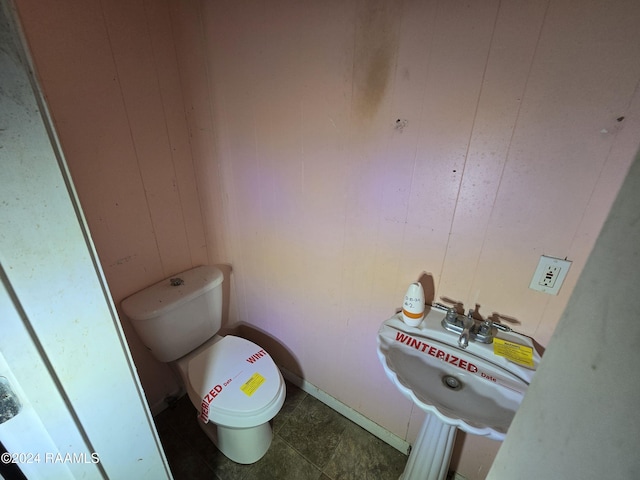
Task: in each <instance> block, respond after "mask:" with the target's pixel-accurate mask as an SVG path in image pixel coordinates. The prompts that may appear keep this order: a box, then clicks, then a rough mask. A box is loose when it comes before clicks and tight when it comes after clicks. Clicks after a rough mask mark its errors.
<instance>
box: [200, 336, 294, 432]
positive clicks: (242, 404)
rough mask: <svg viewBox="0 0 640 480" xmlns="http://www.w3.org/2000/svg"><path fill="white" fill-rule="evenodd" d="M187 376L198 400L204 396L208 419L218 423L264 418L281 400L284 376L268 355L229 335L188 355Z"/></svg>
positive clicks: (271, 414) (251, 422)
mask: <svg viewBox="0 0 640 480" xmlns="http://www.w3.org/2000/svg"><path fill="white" fill-rule="evenodd" d="M188 379H189V383H190V386H191V388H192V389H193V392H194V393H195V394H196V395H197V396H198V398H200V399H201V401H202V399H205V398H208V400H207V403H208V406H209V412H208V419H209V421H211V422H214V423H216V424H218V425H223V426H228V427H236V428H244V427H251V426H255V425H258V424H260V423H264V422H268V421H269V420H271V418H273V417H274V416H275V414H276V413H277V412H278V411H279V410H280V407H281V406H282V404H283V403H284V396H285V385H284V380H283V379H282V375H281V373H280V370H279V369H278V367H277V366H276V364H275V363H274V362H273V359H272V358H271V356H269V354H268V353H267V352H266V351H265V350H264V349H262V348H261V347H260V346H258V345H256V344H255V343H253V342H250V341H249V340H246V339H244V338H240V337H236V336H233V335H227V336H225V337H223V338H222V339H221V340H219V341H217V342H215V343H214V344H212V345H210V346H209V347H207V348H205V349H203V350H202V351H200V352H198V353H197V354H196V355H195V356H194V357H193V358H191V359H190V361H189V364H188ZM198 408H199V409H200V408H201V406H200V405H198Z"/></svg>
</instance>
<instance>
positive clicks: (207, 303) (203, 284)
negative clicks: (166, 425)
mask: <svg viewBox="0 0 640 480" xmlns="http://www.w3.org/2000/svg"><path fill="white" fill-rule="evenodd" d="M223 279H224V278H223V275H222V272H221V271H220V270H219V269H217V268H215V267H210V266H200V267H196V268H193V269H191V270H188V271H186V272H183V273H179V274H177V275H176V276H175V278H171V279H166V280H163V281H162V282H159V283H156V284H155V285H152V286H150V287H148V288H145V289H144V290H141V291H139V292H138V293H135V294H133V295H131V296H130V297H128V298H126V299H124V300H123V301H122V304H121V305H122V310H123V311H124V313H125V314H126V315H127V317H128V318H129V319H130V320H131V323H132V325H133V327H134V328H135V330H136V331H137V332H138V335H139V336H140V338H141V340H142V342H143V343H144V345H145V346H146V347H147V348H148V349H149V350H150V351H151V353H152V354H153V356H154V357H155V358H157V359H158V360H159V361H161V362H173V365H174V366H175V367H176V368H177V369H178V371H179V373H180V376H181V377H182V380H183V382H184V385H185V388H186V390H187V394H188V395H189V398H190V399H191V402H192V403H193V405H195V407H196V408H197V409H198V417H199V418H198V423H199V424H200V426H201V427H202V429H203V430H204V431H205V433H206V434H207V436H208V437H209V438H210V439H211V440H212V441H213V442H214V444H215V445H216V446H217V447H218V449H219V450H220V451H221V452H222V453H223V454H224V455H225V456H227V457H228V458H229V459H231V460H233V461H234V462H237V463H244V464H248V463H253V462H256V461H257V460H259V459H260V458H262V456H263V455H264V454H265V453H266V452H267V450H268V449H269V445H271V439H272V432H271V425H270V424H269V421H270V420H271V419H272V418H273V417H275V415H276V414H277V413H278V411H280V408H281V407H282V404H283V403H284V398H285V392H286V388H285V384H284V380H283V378H282V375H281V373H280V370H279V369H278V367H277V366H276V364H275V363H274V362H273V360H272V359H271V357H270V356H269V354H267V353H266V352H265V351H264V350H263V349H262V348H261V347H259V346H258V345H256V344H255V343H252V342H250V341H248V340H245V339H243V338H240V337H236V336H233V335H227V336H225V337H221V336H219V335H216V333H217V332H218V330H220V326H221V319H222V281H223ZM207 420H208V422H207ZM205 422H207V423H205Z"/></svg>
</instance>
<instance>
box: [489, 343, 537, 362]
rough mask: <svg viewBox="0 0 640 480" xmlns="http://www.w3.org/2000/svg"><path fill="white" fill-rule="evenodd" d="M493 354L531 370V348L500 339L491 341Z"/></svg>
mask: <svg viewBox="0 0 640 480" xmlns="http://www.w3.org/2000/svg"><path fill="white" fill-rule="evenodd" d="M493 353H494V354H496V355H498V356H500V357H504V358H506V359H507V360H511V361H512V362H515V363H519V364H520V365H525V366H527V367H531V368H533V348H531V347H527V346H526V345H520V344H519V343H513V342H508V341H507V340H503V339H502V338H494V339H493Z"/></svg>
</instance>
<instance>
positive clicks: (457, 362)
mask: <svg viewBox="0 0 640 480" xmlns="http://www.w3.org/2000/svg"><path fill="white" fill-rule="evenodd" d="M393 332H394V333H395V335H393V336H391V335H389V337H390V338H389V337H387V338H389V340H395V341H396V342H398V343H402V344H404V345H406V346H408V347H411V348H413V349H415V350H417V351H419V352H421V353H423V354H424V355H427V356H430V357H433V358H436V359H439V360H441V361H442V362H444V363H447V364H450V365H453V366H454V367H457V368H459V369H461V370H466V371H467V372H469V373H471V374H473V375H474V376H477V377H480V378H482V379H483V380H485V381H488V382H492V383H495V384H498V385H500V386H502V387H505V388H508V389H509V390H512V391H514V392H518V393H522V386H521V385H519V384H518V382H517V381H515V382H514V381H512V380H509V379H507V378H505V377H504V376H501V375H496V374H495V373H491V372H489V371H485V369H484V368H480V367H479V366H478V365H476V364H474V363H472V362H470V361H468V360H465V359H463V358H460V357H458V356H457V355H455V354H454V353H449V352H447V351H445V350H442V349H441V348H438V346H437V344H430V343H427V342H425V341H424V340H422V339H420V340H419V339H417V338H415V337H413V336H412V335H409V334H406V333H404V332H401V331H398V330H396V329H393ZM389 333H391V332H389Z"/></svg>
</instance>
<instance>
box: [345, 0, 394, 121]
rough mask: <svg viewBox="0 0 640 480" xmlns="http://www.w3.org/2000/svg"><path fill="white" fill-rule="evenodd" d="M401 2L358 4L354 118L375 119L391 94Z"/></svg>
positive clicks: (380, 0) (379, 0)
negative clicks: (387, 94)
mask: <svg viewBox="0 0 640 480" xmlns="http://www.w3.org/2000/svg"><path fill="white" fill-rule="evenodd" d="M402 5H403V2H402V1H393V2H389V1H384V0H364V1H362V2H359V3H358V6H357V19H356V28H355V55H354V69H353V93H354V95H353V110H354V116H355V118H357V119H359V120H361V121H365V122H366V121H368V120H371V119H372V118H373V117H375V115H376V113H377V112H378V110H379V108H380V105H381V103H382V101H383V99H384V97H385V94H386V92H387V91H389V90H390V89H389V82H390V81H391V78H392V75H391V72H393V71H394V70H395V66H396V54H397V50H398V32H399V29H400V17H401V14H402Z"/></svg>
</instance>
